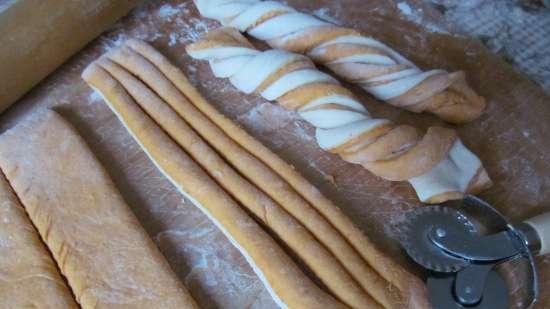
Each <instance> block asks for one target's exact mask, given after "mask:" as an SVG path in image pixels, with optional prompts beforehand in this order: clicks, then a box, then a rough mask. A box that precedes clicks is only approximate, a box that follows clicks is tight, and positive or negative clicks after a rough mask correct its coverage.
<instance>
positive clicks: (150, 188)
mask: <svg viewBox="0 0 550 309" xmlns="http://www.w3.org/2000/svg"><path fill="white" fill-rule="evenodd" d="M288 2H289V4H291V5H292V6H294V7H296V8H299V9H304V10H306V11H309V12H316V13H317V14H320V15H323V16H330V18H332V19H334V20H335V21H337V22H338V23H341V24H343V25H346V26H351V27H354V28H357V29H360V30H362V31H364V32H365V33H368V34H371V35H372V36H374V37H376V38H379V39H382V40H384V41H386V42H387V43H388V44H390V45H391V46H393V47H395V48H396V49H397V50H399V51H401V52H403V53H404V54H405V55H406V56H408V57H409V58H411V59H412V60H413V61H415V62H417V63H418V64H419V65H420V66H421V67H423V68H436V67H441V68H445V69H448V70H458V69H463V70H465V71H466V72H467V74H468V78H469V81H470V82H471V84H472V85H473V87H474V88H475V89H476V90H478V91H479V92H480V93H481V94H482V95H484V96H485V97H486V98H487V99H488V101H489V102H490V106H489V109H488V111H487V113H486V114H485V115H484V116H483V117H482V118H481V119H479V120H477V121H475V122H473V123H471V124H467V125H463V126H460V127H457V130H458V131H459V133H460V136H461V137H462V139H463V141H464V142H465V144H466V145H467V146H469V147H470V148H471V149H472V150H473V151H474V152H475V153H477V154H478V155H479V156H480V157H481V159H482V160H483V162H484V163H485V166H486V167H487V170H488V171H489V174H490V175H491V176H492V178H493V180H494V181H495V185H494V187H493V188H492V189H491V190H489V191H488V192H486V193H485V194H483V195H482V197H483V198H485V199H487V200H488V201H490V202H492V203H494V204H495V205H496V206H497V207H498V208H499V209H500V210H501V211H502V212H503V213H504V214H505V215H507V216H509V217H510V218H512V220H513V221H514V222H518V221H520V220H522V219H524V218H526V217H528V216H531V215H535V214H538V213H540V212H542V211H544V210H550V204H549V203H548V201H550V190H549V189H548V188H550V154H549V152H550V144H549V143H548V142H547V137H548V134H549V132H550V97H549V96H548V95H547V94H545V93H544V92H543V91H542V90H541V89H540V88H539V87H538V86H537V85H535V84H534V83H533V82H531V81H529V80H528V79H526V78H525V77H523V76H522V75H520V74H518V73H517V72H515V71H513V70H512V69H511V67H510V66H508V65H507V64H506V63H504V62H503V61H502V60H500V59H499V58H498V57H497V56H495V55H492V54H491V53H490V52H488V51H487V50H486V49H485V48H484V47H483V46H482V45H481V44H480V43H479V42H477V41H473V40H469V39H465V38H463V37H460V36H452V35H449V34H445V33H442V32H444V29H445V25H441V24H439V23H438V20H439V19H438V18H439V15H438V12H436V11H433V10H431V9H430V8H429V7H427V6H423V4H422V3H421V1H415V0H410V1H407V3H408V5H410V6H411V7H412V8H415V9H418V11H420V10H422V11H421V12H422V18H424V19H425V20H426V21H427V22H428V23H429V24H430V25H431V26H430V27H429V28H430V29H431V31H427V30H426V29H425V28H423V27H421V26H419V25H418V24H416V23H414V22H410V21H407V20H405V18H404V16H402V15H400V14H399V12H400V11H399V9H398V6H397V3H395V2H393V1H391V0H370V1H362V0H341V1H331V0H317V1H298V0H289V1H288ZM399 2H400V3H403V1H399ZM434 25H435V26H437V28H436V30H437V31H435V32H434V27H435V26H434ZM216 27H218V23H216V22H214V21H210V20H205V19H202V18H200V17H199V16H198V14H197V12H196V10H195V8H194V6H193V4H192V3H191V1H149V2H146V3H145V4H144V5H142V6H141V7H139V8H138V9H137V10H135V11H134V12H133V13H132V14H131V15H130V16H128V17H127V18H125V19H123V20H122V21H121V22H119V23H118V24H116V25H115V26H114V27H112V29H111V30H110V31H109V32H108V33H106V34H105V35H104V36H102V37H101V38H99V39H97V40H95V41H94V42H93V43H92V44H90V45H89V46H88V47H87V48H85V49H84V50H82V51H81V52H80V53H79V54H78V55H76V56H75V57H73V58H72V59H71V60H70V61H69V62H68V63H66V64H65V65H64V66H63V67H61V68H60V69H58V70H57V71H56V72H55V73H54V74H52V75H51V76H50V77H49V78H48V79H47V80H46V81H44V82H42V83H41V84H40V85H39V86H38V87H36V88H35V89H34V90H33V91H31V92H30V93H29V94H28V95H26V96H25V97H24V98H23V99H22V100H21V101H20V102H19V103H18V104H16V105H14V106H13V107H12V108H10V109H9V110H8V111H7V112H6V113H4V114H3V115H2V116H1V117H0V130H2V131H3V130H5V129H7V128H9V127H11V126H13V125H14V124H15V123H16V122H17V121H19V120H20V119H21V118H22V117H25V115H26V114H29V113H32V112H33V111H35V110H37V109H40V108H45V107H54V108H55V109H56V110H58V111H59V112H60V113H61V114H62V115H63V116H64V117H65V118H67V119H68V120H69V121H70V122H71V123H73V124H74V125H75V126H76V127H77V129H78V130H79V132H80V133H81V134H82V135H83V136H84V137H85V139H86V140H87V142H88V143H89V144H90V145H91V146H92V149H94V150H95V152H96V154H97V156H98V157H99V159H100V161H101V162H102V163H103V164H104V165H105V166H106V167H107V169H108V170H109V172H110V174H111V176H112V177H113V178H114V180H115V183H116V184H117V186H118V188H119V189H120V190H121V191H122V193H123V196H124V197H125V199H126V200H127V202H128V204H129V205H131V207H133V210H134V211H135V213H136V214H137V216H138V218H139V219H140V221H141V222H142V224H143V225H144V226H145V228H146V229H147V231H148V233H149V234H150V235H151V237H152V238H153V239H154V240H155V241H156V243H157V244H158V245H159V247H160V248H161V250H162V252H163V253H164V254H165V255H166V256H167V258H168V260H169V262H170V264H171V265H172V267H173V268H174V270H175V271H176V272H177V274H178V275H179V277H180V278H181V279H182V280H183V281H184V282H185V283H186V284H187V285H188V286H189V288H190V289H191V291H192V293H193V295H194V296H195V298H196V299H197V300H198V302H199V303H200V304H201V306H202V307H203V308H206V309H207V308H224V309H237V308H263V309H271V308H276V305H275V304H274V302H273V301H272V300H271V298H270V297H269V294H268V293H267V292H266V291H265V289H264V288H263V287H262V285H261V283H260V281H259V280H258V279H257V278H256V276H255V275H254V273H253V272H252V270H251V268H250V267H249V266H248V265H247V264H246V262H245V260H244V258H243V257H242V256H240V254H239V253H238V252H237V250H236V249H234V248H233V247H232V246H231V245H230V243H229V242H228V241H227V240H226V239H225V238H224V236H223V235H222V234H221V233H220V232H219V231H218V230H217V229H216V228H215V227H214V225H213V224H211V223H210V222H209V221H208V220H207V219H206V217H204V216H203V215H202V214H201V213H200V211H198V210H197V209H195V207H194V206H193V205H192V204H191V203H190V202H188V201H186V200H185V199H184V198H183V197H182V196H181V195H179V194H178V193H177V192H176V190H175V189H174V188H173V187H172V186H171V185H170V183H169V182H168V181H167V180H166V179H164V177H163V176H162V175H161V174H160V173H159V172H158V171H157V170H156V169H155V167H154V166H153V164H152V163H151V162H150V161H149V160H148V159H147V158H146V156H145V155H144V153H143V152H142V151H141V150H140V149H139V146H138V145H137V144H136V143H135V142H134V141H133V140H132V138H131V137H130V136H129V135H128V134H127V133H126V131H125V130H124V129H123V127H122V125H121V124H120V123H119V122H118V121H117V120H116V118H115V117H114V115H113V114H112V113H111V112H110V110H109V109H108V107H107V106H106V105H105V104H104V103H103V101H102V100H101V98H100V97H99V96H98V95H96V94H94V93H93V92H92V91H91V89H90V88H89V87H88V86H87V85H86V84H85V83H84V82H83V81H82V80H81V79H80V73H81V72H82V70H83V69H84V67H85V66H86V65H87V64H88V63H90V62H91V61H92V60H94V59H95V58H97V57H98V56H99V55H101V54H102V53H103V52H105V51H106V50H108V49H109V48H111V47H112V46H114V45H116V44H117V43H120V42H122V41H123V40H124V39H125V38H126V37H137V38H141V39H146V40H149V41H152V42H153V45H154V46H156V47H157V48H158V49H159V50H161V51H162V52H163V53H165V54H166V55H167V56H168V57H169V58H170V59H171V60H172V61H174V62H175V63H176V64H177V65H179V66H180V67H181V68H182V69H183V71H184V72H185V73H186V74H187V75H188V76H189V77H190V79H191V81H192V82H193V83H194V84H195V85H196V86H197V87H198V88H199V89H200V91H201V92H202V93H203V94H204V95H205V96H206V97H207V98H208V99H209V100H210V101H211V102H212V104H214V105H216V106H217V107H218V108H219V109H220V110H221V111H223V112H224V113H225V114H226V115H228V116H229V117H231V118H232V119H234V120H236V121H237V122H239V123H240V124H242V125H243V126H244V127H245V128H246V129H247V130H248V131H249V132H251V133H252V134H253V135H255V136H256V137H257V138H259V139H260V140H261V141H262V142H264V143H265V144H267V145H268V146H269V147H270V148H271V149H273V150H274V151H276V152H277V153H278V154H280V155H281V156H282V157H284V158H285V159H286V160H287V161H288V162H290V163H292V164H293V165H295V166H296V167H297V169H298V170H300V171H301V172H302V173H303V174H304V175H306V176H307V178H308V179H310V180H311V181H312V182H313V183H314V184H316V185H318V186H319V188H320V189H321V190H322V191H323V192H324V193H325V194H326V195H327V196H329V197H330V198H332V199H333V200H334V201H336V202H337V204H338V205H340V206H341V207H342V208H343V209H344V211H345V212H346V213H347V214H349V215H350V216H351V217H352V218H353V220H354V221H355V222H356V223H357V224H358V225H359V226H360V227H361V228H363V229H364V230H365V232H366V233H368V234H369V235H370V236H371V237H372V238H373V239H374V240H375V241H376V242H377V244H379V245H380V246H381V247H382V248H383V249H384V250H385V251H386V252H387V253H389V254H392V255H393V256H395V257H396V258H397V259H398V261H399V262H401V263H402V264H403V265H405V266H407V267H411V268H412V267H413V265H412V264H410V263H409V262H408V260H407V259H406V257H405V255H404V254H403V252H402V251H401V249H400V248H399V246H398V245H397V243H396V242H395V241H394V240H392V237H391V236H392V229H391V222H394V221H395V220H397V219H398V218H400V217H401V216H402V215H403V213H404V212H405V211H407V210H410V209H412V208H413V207H416V206H417V205H419V203H418V201H417V199H416V197H415V195H414V192H413V191H412V189H411V188H410V187H409V185H408V184H406V183H390V182H387V181H383V180H381V179H379V178H377V177H375V176H373V175H371V174H370V173H369V172H367V171H366V170H364V169H362V168H360V167H359V166H356V165H352V164H348V163H346V162H344V161H342V160H340V159H339V158H338V157H336V156H333V155H330V154H327V153H325V152H323V151H321V150H320V149H319V148H318V147H317V146H316V144H315V140H314V137H313V131H312V128H311V127H310V126H309V125H307V124H306V123H305V122H303V121H301V120H299V119H298V117H297V115H295V114H293V113H290V112H287V111H285V110H283V109H282V108H280V107H278V106H275V105H273V104H271V103H268V102H266V101H265V100H263V99H261V98H259V97H255V96H251V95H243V94H241V93H239V92H238V91H236V90H235V89H234V88H233V87H232V86H231V85H230V84H229V83H228V82H226V81H222V80H217V79H215V78H214V77H213V75H212V74H211V72H210V69H209V68H208V64H207V63H199V62H195V61H192V60H191V59H190V58H189V57H188V56H187V55H186V54H185V51H184V46H185V44H186V43H189V42H191V41H193V40H195V39H197V38H198V36H200V34H201V33H203V32H204V31H206V30H208V29H213V28H216ZM352 89H353V90H354V92H355V93H356V94H357V95H358V96H359V97H360V98H361V99H362V100H363V102H364V103H365V105H366V106H367V108H368V109H369V110H370V111H371V113H372V114H374V115H376V116H377V117H387V118H390V119H392V120H395V121H396V122H400V123H408V124H412V125H416V126H420V127H422V128H427V127H428V126H430V125H434V124H438V125H442V123H441V122H440V121H438V120H437V119H435V117H433V116H430V115H416V114H411V113H408V112H405V111H400V110H398V109H395V108H392V107H390V106H387V105H384V104H381V103H378V102H376V101H375V100H374V99H373V98H372V97H370V96H369V95H367V94H366V93H365V92H363V91H362V90H360V89H358V88H356V87H352ZM538 267H539V271H540V274H541V288H542V290H543V296H542V299H541V301H540V303H539V305H538V307H537V308H539V309H542V308H546V307H548V306H550V292H546V291H544V290H545V289H549V288H550V257H549V258H546V259H544V258H539V259H538Z"/></svg>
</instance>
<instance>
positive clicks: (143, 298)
mask: <svg viewBox="0 0 550 309" xmlns="http://www.w3.org/2000/svg"><path fill="white" fill-rule="evenodd" d="M0 167H1V168H2V170H3V171H4V173H5V174H6V177H7V179H8V180H9V182H10V183H11V184H12V186H13V188H14V190H15V192H16V193H17V195H18V196H19V197H20V199H21V202H22V204H23V205H24V207H25V209H26V210H27V213H28V214H29V217H30V219H31V221H32V222H33V223H34V225H35V226H36V227H37V229H38V232H39V233H40V235H41V236H42V238H43V239H44V241H45V242H46V244H47V246H48V248H49V249H50V251H51V252H52V255H53V257H54V259H55V261H56V262H57V264H58V265H59V268H60V269H61V271H62V273H63V274H64V275H65V277H66V278H67V281H68V284H69V286H70V287H71V289H72V291H73V293H74V295H75V296H76V299H77V301H78V303H79V304H80V305H81V306H82V308H84V309H91V308H94V309H100V308H105V309H107V308H109V309H117V308H136V309H137V308H144V309H145V308H147V309H150V308H178V309H198V308H199V307H198V306H197V305H196V304H195V302H194V300H193V299H192V298H191V296H190V294H189V292H188V291H187V290H186V289H185V288H184V286H183V285H182V284H181V282H180V281H179V280H178V278H177V277H176V275H175V274H174V273H173V272H172V270H171V268H170V266H169V265H168V263H167V262H166V260H165V259H164V257H163V256H162V254H161V253H160V251H159V250H158V248H157V247H156V246H155V244H154V243H153V241H152V240H151V239H150V238H149V236H148V235H147V233H146V232H145V230H144V229H143V228H142V227H141V225H140V224H139V222H138V220H137V219H136V217H135V216H134V214H133V213H132V211H131V210H130V208H129V207H128V206H127V205H126V204H125V202H124V201H123V199H122V197H121V196H120V194H119V192H118V191H117V190H116V188H115V186H114V184H113V183H112V181H111V179H110V178H109V176H108V175H107V173H106V171H105V170H104V168H103V167H102V166H101V165H100V164H99V162H98V161H97V159H96V158H95V157H94V155H93V154H92V153H91V151H90V149H89V148H88V147H87V145H86V144H85V143H84V141H83V140H82V139H81V137H80V136H79V135H78V134H77V133H76V132H75V131H74V129H73V128H72V127H71V126H70V125H69V124H68V123H67V122H66V121H64V120H63V119H62V118H61V117H60V116H59V115H57V114H56V113H54V112H51V111H47V112H42V113H40V114H35V115H33V116H32V117H31V118H30V119H27V120H25V121H24V122H23V123H21V124H19V125H17V126H16V127H15V128H13V129H11V130H9V131H7V132H5V133H4V134H2V135H1V136H0Z"/></svg>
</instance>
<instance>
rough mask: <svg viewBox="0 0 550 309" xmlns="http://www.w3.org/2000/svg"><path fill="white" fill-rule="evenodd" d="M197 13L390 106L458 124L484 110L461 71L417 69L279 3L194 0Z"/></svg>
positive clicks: (358, 35)
mask: <svg viewBox="0 0 550 309" xmlns="http://www.w3.org/2000/svg"><path fill="white" fill-rule="evenodd" d="M195 4H196V5H197V7H198V9H199V11H200V13H201V14H202V15H204V16H206V17H209V18H214V19H217V20H219V21H220V22H222V23H223V24H224V25H227V26H231V27H235V28H237V29H239V30H240V31H241V32H247V33H248V34H250V35H251V36H253V37H255V38H257V39H260V40H265V41H267V43H268V44H269V45H270V46H272V47H273V48H279V49H283V50H288V51H292V52H296V53H301V54H305V55H307V56H309V57H310V58H311V59H313V61H315V62H316V63H319V64H322V65H324V66H326V67H327V68H329V69H330V70H332V71H333V72H334V73H335V74H337V75H338V76H340V77H342V78H344V79H345V80H347V81H349V82H352V83H356V84H359V85H360V86H361V87H362V88H364V89H365V90H367V91H368V92H369V93H371V94H372V95H374V96H375V97H377V98H378V99H381V100H384V101H386V102H388V103H390V104H391V105H394V106H397V107H401V108H405V109H407V110H409V111H412V112H417V113H420V112H430V113H433V114H435V115H437V116H439V117H440V118H442V119H443V120H445V121H448V122H452V123H463V122H467V121H471V120H473V119H476V118H477V117H479V116H480V115H481V113H482V112H483V111H484V110H485V107H486V103H485V100H484V99H483V98H482V97H480V96H478V95H477V94H476V93H475V92H474V91H473V90H472V89H471V88H470V87H469V86H468V84H467V82H466V79H465V75H464V72H461V71H459V72H454V73H448V72H446V71H444V70H430V71H425V72H424V71H422V70H420V69H419V68H418V67H417V66H415V65H414V64H413V63H412V62H410V61H409V60H407V59H405V58H404V57H403V56H401V55H400V54H398V53H397V52H396V51H394V50H393V49H391V48H390V47H388V46H387V45H385V44H383V43H382V42H380V41H377V40H375V39H373V38H369V37H367V36H364V35H362V34H361V33H359V32H358V31H356V30H353V29H349V28H343V27H338V26H336V25H333V24H331V23H328V22H326V21H323V20H320V19H318V18H316V17H314V16H311V15H307V14H304V13H300V12H297V11H296V10H294V9H293V8H291V7H288V6H287V5H285V4H282V3H279V2H275V1H260V0H246V1H244V0H195Z"/></svg>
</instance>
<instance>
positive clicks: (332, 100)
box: [187, 28, 491, 203]
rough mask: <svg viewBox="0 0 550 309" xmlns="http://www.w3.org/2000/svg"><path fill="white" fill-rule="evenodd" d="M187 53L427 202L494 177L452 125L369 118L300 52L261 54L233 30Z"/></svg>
mask: <svg viewBox="0 0 550 309" xmlns="http://www.w3.org/2000/svg"><path fill="white" fill-rule="evenodd" d="M187 52H188V53H189V55H191V56H192V57H193V58H196V59H204V60H209V61H210V65H211V67H212V70H213V72H214V74H215V75H216V76H217V77H226V78H229V79H230V81H231V83H232V84H233V85H234V86H235V87H237V88H238V89H240V90H241V91H243V92H246V93H258V94H260V95H261V96H262V97H264V98H266V99H268V100H277V101H278V102H279V104H281V105H282V106H283V107H285V108H287V109H292V110H296V111H297V112H298V114H299V115H300V116H301V117H302V118H303V119H305V120H306V121H308V122H309V123H310V124H312V125H313V126H314V127H315V128H316V139H317V142H318V144H319V146H321V148H323V149H324V150H327V151H329V152H332V153H336V154H338V155H340V156H341V157H342V158H343V159H344V160H346V161H348V162H352V163H357V164H360V165H362V166H363V167H365V168H366V169H368V170H369V171H371V172H372V173H374V174H376V175H378V176H380V177H382V178H385V179H388V180H392V181H404V180H408V181H409V182H410V183H411V184H412V185H413V187H414V188H415V190H416V192H417V194H418V196H419V198H420V199H421V200H422V201H424V202H433V203H438V202H442V201H445V200H449V199H457V198H461V197H462V196H463V194H464V193H476V192H477V191H480V190H482V189H484V188H486V187H487V186H488V185H490V183H491V182H490V180H489V178H488V176H487V174H486V172H485V169H484V168H483V166H482V165H481V162H480V160H479V159H478V158H477V157H476V156H475V155H474V154H473V153H471V152H470V151H469V150H468V149H467V148H465V147H464V145H463V144H462V143H461V141H460V139H459V138H458V137H457V135H456V133H455V132H454V131H453V130H450V129H445V128H440V127H432V128H430V129H428V131H427V133H426V134H425V135H424V136H422V134H421V132H419V131H418V130H417V129H416V128H414V127H411V126H406V125H396V124H393V123H392V122H391V121H389V120H386V119H376V118H372V117H371V116H370V115H369V113H368V111H367V110H366V109H365V107H363V105H362V104H361V103H359V102H358V101H357V99H356V98H355V97H354V96H353V94H352V93H351V92H350V91H349V90H347V89H346V88H344V87H343V86H341V85H340V84H339V83H338V81H336V80H335V79H334V78H332V77H330V76H329V75H327V74H325V73H322V72H320V71H318V70H317V69H316V68H315V65H314V64H313V63H312V62H311V61H310V60H309V59H308V58H307V57H305V56H303V55H299V54H294V53H290V52H287V51H282V50H268V51H264V52H261V51H259V50H257V49H255V48H254V47H253V46H252V45H251V44H250V43H249V42H248V41H247V40H246V39H245V38H244V37H243V36H242V35H241V34H240V33H239V32H238V31H237V30H236V29H233V28H222V29H218V30H216V31H212V32H210V33H208V34H207V35H206V36H205V37H204V38H203V39H202V40H200V41H199V42H197V43H194V44H191V45H189V46H188V47H187Z"/></svg>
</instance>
